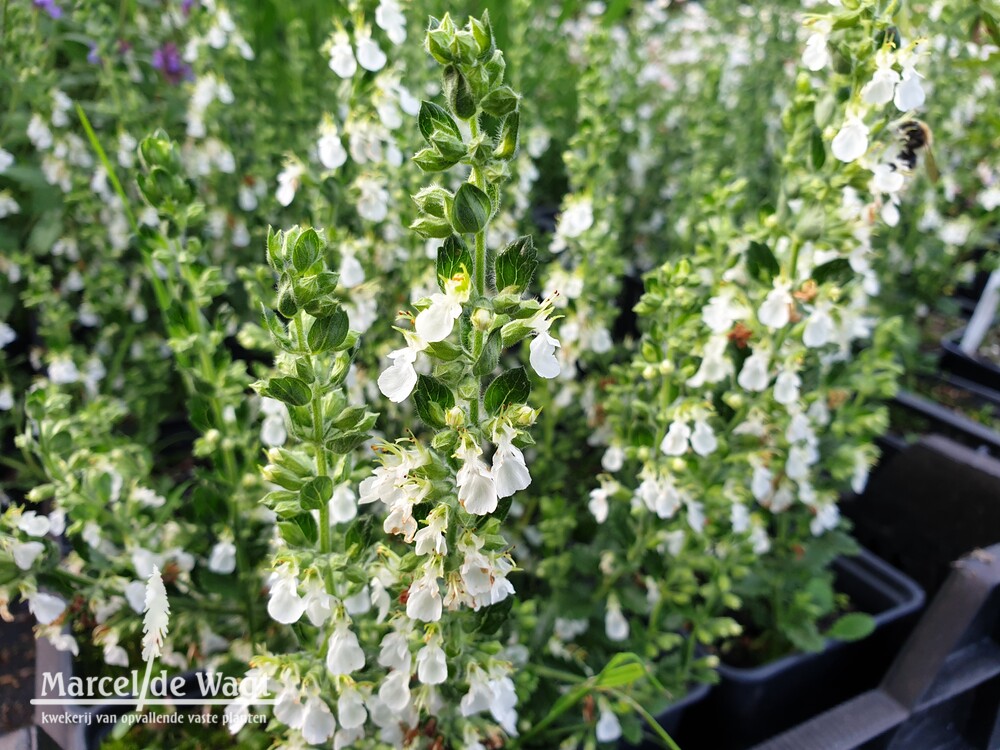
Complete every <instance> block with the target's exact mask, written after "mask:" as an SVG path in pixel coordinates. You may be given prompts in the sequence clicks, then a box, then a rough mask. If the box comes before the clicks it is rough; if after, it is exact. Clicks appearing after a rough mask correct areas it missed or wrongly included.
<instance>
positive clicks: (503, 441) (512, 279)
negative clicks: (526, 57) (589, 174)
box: [231, 16, 558, 747]
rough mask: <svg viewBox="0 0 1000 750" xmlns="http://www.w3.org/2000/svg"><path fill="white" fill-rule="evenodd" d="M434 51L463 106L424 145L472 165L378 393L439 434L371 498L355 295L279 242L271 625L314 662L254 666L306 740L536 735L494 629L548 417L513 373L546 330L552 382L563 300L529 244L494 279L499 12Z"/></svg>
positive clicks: (269, 661)
mask: <svg viewBox="0 0 1000 750" xmlns="http://www.w3.org/2000/svg"><path fill="white" fill-rule="evenodd" d="M427 47H428V50H429V51H430V52H431V54H432V55H433V56H434V57H435V59H437V60H438V61H439V62H441V64H442V65H443V66H444V90H445V94H446V97H447V108H445V107H441V106H439V105H436V104H433V103H431V102H424V103H423V104H422V105H421V109H420V115H419V119H418V125H419V128H420V132H421V134H422V135H423V137H424V138H425V139H426V141H427V143H428V147H427V148H426V149H424V150H422V151H420V152H419V153H417V154H416V156H415V157H414V160H415V161H416V162H417V164H418V165H419V166H420V167H421V168H422V169H424V170H425V171H429V172H443V171H445V170H447V169H449V168H451V167H453V166H455V165H458V164H459V163H461V164H464V165H467V166H468V167H470V168H471V169H470V173H469V178H468V181H464V182H461V183H460V184H459V185H458V187H457V189H455V190H454V191H451V190H449V189H447V188H445V187H443V186H440V185H433V186H430V187H428V188H426V189H424V190H421V191H420V192H419V193H418V194H417V195H416V196H414V200H415V202H416V204H417V206H418V207H419V209H420V216H419V217H418V218H417V220H416V221H415V222H414V229H415V230H416V231H418V232H419V233H420V234H422V235H423V236H426V237H431V238H435V239H440V240H442V243H441V246H440V248H439V250H438V258H437V266H436V270H437V277H438V288H439V291H438V292H436V293H434V294H432V295H431V296H430V297H429V298H426V299H423V300H420V301H419V302H418V303H417V304H416V307H417V313H416V314H412V313H404V314H403V315H402V317H403V318H404V319H405V320H406V321H407V323H408V325H406V326H405V327H403V326H401V327H400V331H401V332H402V333H403V335H404V338H405V341H406V346H405V347H402V348H400V349H397V350H395V351H393V352H392V353H391V355H390V361H391V364H390V365H389V366H388V367H387V368H386V369H385V370H384V371H383V373H382V375H381V376H380V377H379V380H378V384H379V388H380V389H381V390H382V392H383V394H384V395H385V396H386V397H388V398H389V399H390V400H392V401H394V402H403V401H405V400H407V399H409V398H410V397H411V394H412V402H413V405H414V407H415V410H416V412H417V414H418V415H419V417H420V419H421V421H423V422H424V424H425V425H426V426H427V427H428V429H430V430H434V431H436V434H435V436H434V438H433V439H432V440H430V441H429V443H425V442H423V441H421V440H418V439H417V438H416V437H409V438H406V439H402V440H399V441H397V442H394V443H383V444H381V445H379V446H376V453H377V455H378V463H379V465H378V466H377V467H376V468H375V470H374V472H373V473H372V475H371V476H369V477H367V478H365V479H364V480H363V481H362V482H361V483H360V486H359V487H358V490H357V496H356V497H357V500H356V501H355V494H354V489H353V487H354V482H353V477H354V475H353V474H352V459H351V453H352V451H353V449H354V448H356V447H357V446H358V445H359V444H360V443H361V442H363V441H364V440H365V439H366V438H367V437H368V431H369V429H370V428H371V427H372V426H373V424H374V421H375V415H373V414H370V413H368V412H366V411H365V409H364V408H363V407H362V406H350V405H348V404H347V402H346V397H345V396H344V394H343V390H342V385H343V383H344V380H345V379H346V378H347V376H348V374H349V368H350V364H351V359H352V356H353V344H354V342H355V341H356V340H357V336H356V335H355V334H349V333H348V331H347V319H346V315H345V314H344V311H343V308H342V306H341V304H340V303H339V302H338V301H337V275H336V274H334V273H332V272H331V271H329V270H328V269H327V265H326V264H327V262H328V258H327V251H326V248H325V242H324V240H323V239H322V235H321V234H320V233H318V232H316V231H315V230H312V229H305V230H300V229H294V230H291V231H289V232H287V233H278V234H275V235H273V236H272V237H271V238H270V239H269V243H268V260H269V263H270V265H271V267H272V269H273V270H274V272H275V273H276V274H277V275H278V292H277V301H276V303H275V307H276V310H277V313H276V314H275V313H271V312H268V314H267V316H266V318H267V326H268V328H269V330H270V331H271V334H272V337H273V338H274V340H275V343H276V344H277V345H278V347H279V348H280V350H281V351H282V354H281V355H280V356H279V358H278V361H277V368H278V372H277V373H276V374H275V375H274V376H271V377H269V378H267V379H264V380H262V381H261V382H259V383H258V384H257V387H258V389H259V390H260V392H261V394H262V395H265V396H268V397H270V398H273V399H277V400H279V401H282V402H284V403H285V404H286V405H287V406H288V408H289V419H290V424H291V433H292V437H293V438H295V442H297V443H298V444H297V445H296V444H289V445H286V446H285V447H284V448H281V449H277V448H275V449H272V450H270V451H269V453H268V458H269V460H270V462H269V464H268V465H267V466H266V467H265V469H264V476H265V478H266V479H268V480H269V481H271V482H273V483H275V484H277V485H278V487H279V488H278V489H275V490H274V491H273V492H271V493H270V494H269V495H268V496H267V498H266V499H265V501H266V503H267V504H268V505H269V506H270V507H272V509H273V510H274V511H275V513H276V514H277V515H278V516H279V517H280V519H281V520H280V521H279V523H278V529H279V533H280V535H281V543H280V545H279V549H278V553H277V555H276V557H275V560H274V574H273V576H272V580H271V591H270V600H269V604H268V611H269V612H270V614H271V616H272V618H273V619H275V620H277V621H279V622H281V623H285V624H289V625H294V628H295V633H296V635H297V639H298V649H297V652H296V653H288V654H285V655H278V654H264V655H261V656H259V657H257V658H256V659H255V660H254V666H255V669H257V670H260V671H261V672H262V673H263V674H264V675H266V676H267V677H268V678H269V679H270V681H271V689H272V690H273V691H274V692H275V693H276V695H277V698H276V700H277V704H276V706H275V717H276V718H277V719H278V720H279V721H281V722H282V723H283V724H285V725H286V726H287V727H288V728H289V730H288V738H289V740H288V741H289V743H294V742H296V741H300V740H304V741H306V742H308V743H311V744H321V743H324V742H327V741H328V740H329V739H330V738H331V737H332V738H333V741H334V746H335V747H346V746H347V745H349V744H350V743H352V742H355V741H357V740H359V739H361V738H362V737H365V736H368V735H369V732H370V731H372V732H377V736H378V738H379V740H380V741H382V742H385V743H388V744H392V745H396V746H401V745H403V744H405V742H406V741H407V740H406V738H407V737H412V736H414V735H416V734H417V733H423V734H425V735H427V736H429V737H434V738H436V740H435V741H436V742H437V743H438V744H439V745H443V744H444V743H445V742H446V741H447V742H448V743H457V742H462V743H464V744H465V745H466V746H470V747H475V746H476V744H477V743H478V742H480V740H484V741H485V738H487V737H500V736H502V735H507V736H508V737H513V736H516V735H517V734H518V726H517V710H516V704H517V694H516V691H515V685H514V682H513V680H512V664H511V661H510V659H509V658H508V657H507V656H506V655H505V654H504V653H503V652H502V651H501V647H500V643H499V642H498V636H497V632H498V631H499V629H500V628H501V627H502V626H503V624H504V621H505V620H506V618H507V614H508V612H509V610H510V607H511V604H512V599H511V598H510V597H511V595H512V594H513V593H514V587H513V585H512V583H511V582H510V581H509V580H508V577H507V576H508V574H509V573H510V572H511V571H512V570H514V561H513V559H512V558H511V555H510V550H509V548H508V544H507V542H506V540H505V538H504V537H503V536H502V535H501V534H500V528H501V523H502V521H503V518H504V516H505V515H506V512H507V510H509V507H510V503H511V498H512V496H513V495H514V494H515V493H516V492H519V491H521V490H523V489H525V488H526V487H527V486H528V485H529V484H530V482H531V477H530V475H529V472H528V468H527V466H526V463H525V459H524V455H523V453H522V451H521V447H522V446H524V445H525V444H526V443H527V442H528V441H529V440H530V438H529V437H528V436H527V433H526V432H525V428H527V427H529V426H530V425H531V424H532V423H533V422H534V419H535V416H536V413H535V411H534V410H533V409H531V408H530V407H529V406H527V404H526V401H527V398H528V395H529V385H528V379H527V376H526V375H525V373H524V371H523V369H522V368H515V369H509V370H506V371H504V372H502V373H501V374H499V375H495V371H496V370H497V368H498V367H499V366H500V359H501V354H502V352H503V350H504V349H506V348H509V347H511V346H513V345H515V344H517V343H518V342H521V341H523V340H524V339H526V338H529V337H531V341H530V342H529V344H528V347H527V348H528V350H529V360H530V362H531V363H532V366H533V367H534V368H535V369H536V370H537V371H539V372H540V373H541V374H542V375H547V376H549V377H551V376H554V375H555V374H557V373H558V364H557V362H556V360H555V357H554V349H555V347H557V346H558V341H556V340H555V339H554V338H553V337H552V335H551V334H550V333H549V328H550V326H551V323H552V318H551V311H552V305H551V303H550V302H544V303H539V302H537V301H535V300H525V299H522V294H523V292H524V290H525V289H526V288H527V286H528V284H529V282H530V281H531V277H532V275H533V273H534V270H535V266H536V261H535V257H534V248H533V245H532V242H531V239H530V238H529V237H522V238H520V239H518V240H516V241H515V242H512V243H511V244H509V245H508V246H507V247H505V248H502V249H501V250H500V251H499V252H497V253H496V255H495V257H494V258H493V262H492V264H491V267H490V268H487V261H488V256H487V247H486V233H487V230H488V228H489V223H490V220H491V219H492V217H493V216H494V214H495V213H496V211H497V208H498V206H497V202H498V196H499V186H500V184H501V183H502V182H503V181H504V180H505V179H506V177H507V175H508V163H509V162H510V160H511V159H513V158H514V156H515V154H516V151H517V138H518V127H519V114H518V95H517V94H516V93H515V92H514V91H513V90H512V89H511V88H510V87H508V86H505V85H503V73H504V62H503V55H502V54H501V53H500V52H499V51H498V50H496V48H495V45H494V42H493V34H492V30H491V28H490V24H489V19H488V17H485V16H484V17H483V18H482V19H481V20H479V19H471V20H470V21H469V23H468V25H467V26H466V27H465V28H464V29H458V28H456V27H455V25H454V23H453V22H452V20H451V19H450V17H448V16H445V17H444V18H443V19H441V20H440V21H434V22H433V23H432V26H431V30H430V31H429V32H428V36H427ZM488 118H489V120H488ZM489 121H492V124H491V125H488V122H489ZM460 122H461V123H462V125H459V123H460ZM469 235H471V238H470V240H471V242H467V241H466V237H467V236H469ZM470 245H471V247H470ZM418 367H419V368H420V369H421V370H423V371H425V372H421V373H418V372H417V368H418ZM494 375H495V376H494ZM491 443H492V445H491ZM487 449H490V450H491V451H492V456H491V457H490V461H489V463H487V460H486V458H485V456H486V450H487ZM369 503H378V505H377V506H376V509H377V510H381V511H384V517H383V518H382V520H381V532H379V531H378V530H377V529H376V528H374V525H373V524H372V520H373V519H372V516H371V515H368V514H363V515H361V516H358V517H357V518H355V516H356V515H357V513H358V509H357V504H361V505H365V504H369ZM303 617H305V618H307V619H308V621H309V624H308V625H306V623H305V622H303V621H302V618H303ZM414 676H415V677H416V682H414V679H413V678H414ZM255 697H259V696H254V695H249V696H246V701H245V705H244V706H243V709H246V710H248V707H249V705H250V704H252V702H253V700H254V698H255ZM334 703H335V706H334ZM449 707H455V708H457V710H449ZM246 710H242V711H241V709H240V707H236V708H234V709H233V710H232V712H231V713H232V714H233V716H234V718H235V717H238V716H241V715H244V716H245V715H246ZM335 713H336V716H335V715H334V714H335ZM240 726H241V723H240V721H239V720H237V721H236V722H235V723H234V725H233V727H234V728H235V729H239V727H240ZM369 726H370V727H371V729H369Z"/></svg>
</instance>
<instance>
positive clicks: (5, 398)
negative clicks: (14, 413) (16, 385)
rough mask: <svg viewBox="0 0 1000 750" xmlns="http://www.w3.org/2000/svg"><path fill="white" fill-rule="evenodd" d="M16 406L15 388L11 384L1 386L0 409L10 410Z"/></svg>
mask: <svg viewBox="0 0 1000 750" xmlns="http://www.w3.org/2000/svg"><path fill="white" fill-rule="evenodd" d="M13 408H14V389H13V388H11V387H10V386H9V385H5V386H3V387H2V388H0V411H10V410H11V409H13Z"/></svg>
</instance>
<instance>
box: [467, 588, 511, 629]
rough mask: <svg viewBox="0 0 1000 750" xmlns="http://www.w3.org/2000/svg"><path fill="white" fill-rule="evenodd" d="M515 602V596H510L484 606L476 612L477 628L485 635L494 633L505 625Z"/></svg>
mask: <svg viewBox="0 0 1000 750" xmlns="http://www.w3.org/2000/svg"><path fill="white" fill-rule="evenodd" d="M513 604H514V597H512V596H508V597H507V598H506V599H504V600H502V601H499V602H497V603H496V604H491V605H490V606H488V607H483V608H482V609H480V610H479V611H477V612H476V614H475V618H476V630H478V631H479V632H480V633H482V634H483V635H487V636H489V635H493V634H495V633H496V632H498V631H499V630H500V628H502V627H503V624H504V623H505V622H507V619H508V617H510V610H511V607H512V606H513Z"/></svg>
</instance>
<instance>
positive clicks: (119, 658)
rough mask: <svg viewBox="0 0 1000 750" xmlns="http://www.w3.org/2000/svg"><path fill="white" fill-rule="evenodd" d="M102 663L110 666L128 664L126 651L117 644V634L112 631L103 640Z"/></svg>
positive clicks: (124, 665)
mask: <svg viewBox="0 0 1000 750" xmlns="http://www.w3.org/2000/svg"><path fill="white" fill-rule="evenodd" d="M104 663H105V664H107V665H108V666H111V667H127V666H128V651H126V650H125V649H124V648H122V647H121V646H120V645H119V644H118V636H117V635H115V634H114V633H112V634H111V635H109V636H108V638H107V639H106V640H105V642H104Z"/></svg>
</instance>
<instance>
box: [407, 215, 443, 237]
mask: <svg viewBox="0 0 1000 750" xmlns="http://www.w3.org/2000/svg"><path fill="white" fill-rule="evenodd" d="M410 229H412V230H413V231H414V232H416V233H417V234H419V235H420V236H421V237H423V238H424V239H435V240H439V239H444V238H445V237H447V236H449V235H450V234H451V223H450V222H449V221H448V220H447V219H439V218H437V217H436V216H418V217H417V218H416V219H414V220H413V222H412V223H411V224H410Z"/></svg>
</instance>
